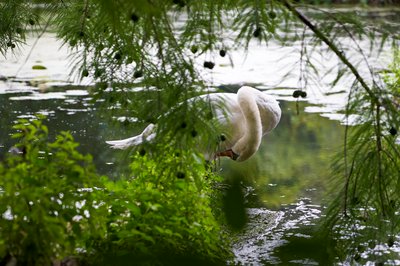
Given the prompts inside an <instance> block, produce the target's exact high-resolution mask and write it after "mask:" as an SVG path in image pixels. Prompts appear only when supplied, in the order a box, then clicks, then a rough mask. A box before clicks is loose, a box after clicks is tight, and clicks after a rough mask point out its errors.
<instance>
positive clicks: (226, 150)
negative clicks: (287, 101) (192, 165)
mask: <svg viewBox="0 0 400 266" xmlns="http://www.w3.org/2000/svg"><path fill="white" fill-rule="evenodd" d="M196 99H203V100H206V101H209V103H210V106H211V108H212V109H213V112H214V115H215V116H216V119H217V121H218V123H219V124H220V125H219V130H221V131H222V132H221V134H222V135H223V136H224V138H223V139H222V140H221V142H220V145H219V146H218V150H217V151H216V153H215V154H214V156H213V157H214V158H215V157H218V156H228V157H230V158H231V159H233V160H237V161H244V160H247V159H248V158H250V157H251V156H252V155H253V154H254V153H255V152H256V151H257V150H258V148H259V147H260V144H261V139H262V136H264V135H265V134H267V133H268V132H270V131H271V130H272V129H274V128H275V127H276V126H277V124H278V123H279V120H280V117H281V109H280V107H279V104H278V102H277V101H276V100H275V99H274V98H273V97H272V96H269V95H267V94H265V93H263V92H260V91H258V90H256V89H254V88H251V87H248V86H244V87H241V88H240V89H239V90H238V92H237V93H236V94H235V93H212V94H207V95H202V96H199V97H196V98H193V99H191V101H195V100H196ZM155 131H156V130H155V125H154V124H150V125H149V126H147V127H146V128H145V129H144V131H143V132H142V133H141V134H140V135H137V136H134V137H131V138H128V139H124V140H115V141H107V143H108V144H110V145H111V146H112V148H116V149H126V148H128V147H131V146H137V145H140V144H141V143H143V142H144V141H152V140H153V139H154V137H155Z"/></svg>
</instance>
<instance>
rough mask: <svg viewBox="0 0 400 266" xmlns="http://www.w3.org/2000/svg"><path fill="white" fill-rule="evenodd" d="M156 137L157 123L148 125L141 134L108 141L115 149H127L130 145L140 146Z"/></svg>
mask: <svg viewBox="0 0 400 266" xmlns="http://www.w3.org/2000/svg"><path fill="white" fill-rule="evenodd" d="M155 137H156V133H155V125H154V124H150V125H148V126H147V127H146V128H145V129H144V130H143V132H142V133H141V134H140V135H137V136H133V137H131V138H127V139H121V140H111V141H106V143H107V144H109V145H110V146H111V148H113V149H121V150H124V149H127V148H129V147H133V146H138V145H140V144H142V143H143V142H146V141H152V140H153V139H154V138H155Z"/></svg>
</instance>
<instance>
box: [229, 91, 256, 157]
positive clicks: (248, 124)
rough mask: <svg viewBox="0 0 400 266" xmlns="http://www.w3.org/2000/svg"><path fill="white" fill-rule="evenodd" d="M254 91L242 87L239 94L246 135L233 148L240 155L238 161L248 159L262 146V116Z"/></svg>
mask: <svg viewBox="0 0 400 266" xmlns="http://www.w3.org/2000/svg"><path fill="white" fill-rule="evenodd" d="M253 90H254V89H253V88H249V87H242V88H241V89H240V90H239V91H238V93H237V97H238V102H239V106H240V109H241V111H242V113H243V116H244V118H245V121H244V125H243V126H244V134H243V136H242V137H241V138H240V139H239V140H238V141H237V142H236V144H235V145H234V146H233V147H232V151H233V152H234V153H236V154H238V155H239V157H238V158H237V160H238V161H244V160H246V159H248V158H249V157H250V156H251V155H253V154H254V153H255V152H256V151H257V150H258V148H259V146H260V144H261V138H262V123H261V116H260V110H259V109H258V106H257V101H256V95H255V93H254V91H253Z"/></svg>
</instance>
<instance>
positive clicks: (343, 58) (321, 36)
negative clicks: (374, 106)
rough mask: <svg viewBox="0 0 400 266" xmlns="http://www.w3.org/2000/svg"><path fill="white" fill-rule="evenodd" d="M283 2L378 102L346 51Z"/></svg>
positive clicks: (285, 0) (285, 1)
mask: <svg viewBox="0 0 400 266" xmlns="http://www.w3.org/2000/svg"><path fill="white" fill-rule="evenodd" d="M283 4H284V5H285V7H286V8H287V9H288V10H289V11H290V12H291V13H292V14H293V15H294V16H296V17H297V18H298V19H300V20H301V22H303V23H304V25H306V26H307V27H308V28H309V29H310V30H311V31H312V32H314V34H315V36H316V37H317V38H318V39H320V40H321V41H323V42H324V43H325V44H326V45H328V47H329V49H331V51H332V52H334V53H335V54H336V55H337V56H338V58H339V59H340V61H342V63H343V64H345V65H346V66H347V67H348V68H349V69H350V71H351V72H352V73H353V75H354V76H355V78H356V79H357V81H358V82H359V83H360V84H361V86H362V87H363V88H364V89H365V91H366V92H367V93H368V95H369V96H370V98H371V99H372V100H373V102H376V103H378V102H379V99H378V97H377V96H376V95H375V94H374V92H373V91H372V89H371V88H370V86H368V84H367V83H366V82H365V80H364V79H363V78H362V77H361V75H360V73H359V72H358V71H357V69H356V68H355V66H354V65H353V64H352V63H351V62H350V61H349V60H348V59H347V58H346V56H345V55H344V53H343V52H342V51H340V49H339V48H338V47H337V46H336V45H335V44H334V43H333V42H332V41H331V40H329V38H328V37H327V36H326V35H325V34H324V33H323V32H321V31H320V30H319V29H318V27H317V26H316V25H314V24H313V23H312V22H311V21H310V20H309V19H308V18H307V17H306V16H304V15H303V14H302V13H300V12H299V11H298V10H297V9H296V8H295V7H294V6H293V5H292V4H291V3H290V2H289V1H288V0H283Z"/></svg>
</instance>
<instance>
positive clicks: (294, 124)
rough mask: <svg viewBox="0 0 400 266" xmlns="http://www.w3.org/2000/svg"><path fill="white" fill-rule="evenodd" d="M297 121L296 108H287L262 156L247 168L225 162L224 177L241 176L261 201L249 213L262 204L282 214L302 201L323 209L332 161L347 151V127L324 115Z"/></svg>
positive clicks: (267, 138)
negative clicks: (283, 208) (344, 143)
mask: <svg viewBox="0 0 400 266" xmlns="http://www.w3.org/2000/svg"><path fill="white" fill-rule="evenodd" d="M305 105H306V104H305V103H301V104H300V107H299V108H300V114H299V115H297V109H296V105H295V103H293V102H281V108H282V118H281V121H280V123H279V125H278V127H277V128H275V129H274V130H273V131H272V132H271V133H270V134H269V135H267V136H265V137H264V140H263V142H262V146H261V147H260V149H259V151H258V152H257V153H256V155H255V156H254V157H253V158H251V159H250V160H248V161H246V162H244V163H236V162H232V161H230V160H224V161H223V162H222V169H223V170H222V174H223V175H225V176H227V177H229V175H232V174H233V173H234V174H236V175H237V174H240V175H241V176H243V178H244V182H245V183H246V184H248V185H251V186H252V187H253V188H254V189H255V192H254V193H253V194H255V196H256V197H252V198H251V199H252V200H251V202H250V203H249V207H254V206H259V205H260V204H261V205H262V206H264V207H268V208H270V209H279V208H280V207H281V206H282V204H290V203H293V202H296V201H297V199H299V198H301V197H308V198H312V199H313V201H314V202H317V203H320V202H321V197H322V196H324V195H323V192H324V191H325V187H326V183H327V181H328V180H327V179H328V177H329V174H330V171H329V170H330V169H329V167H330V162H331V159H332V156H333V155H334V154H335V153H336V152H337V151H339V149H340V147H341V145H342V139H343V134H344V127H343V126H341V125H340V124H339V122H338V121H330V120H328V119H326V118H323V117H321V116H320V115H318V114H315V113H312V114H309V113H305V112H304V111H303V110H302V108H304V106H305Z"/></svg>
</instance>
